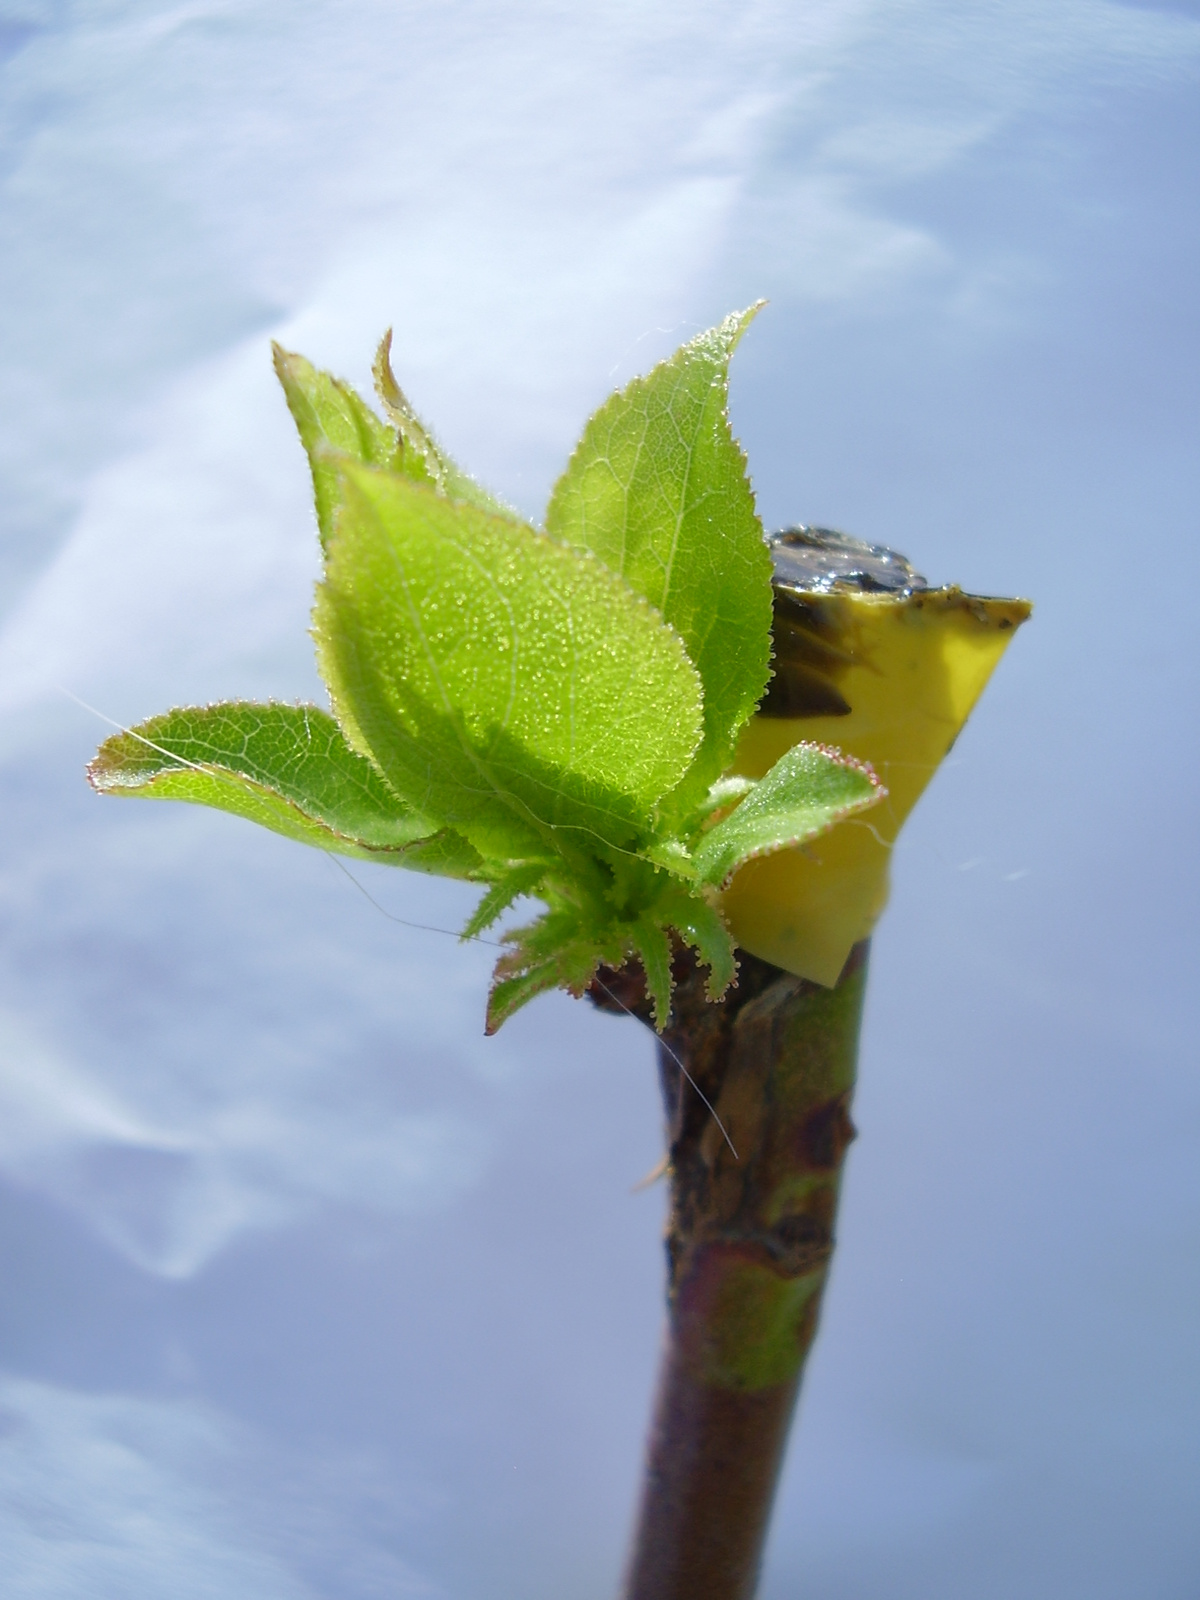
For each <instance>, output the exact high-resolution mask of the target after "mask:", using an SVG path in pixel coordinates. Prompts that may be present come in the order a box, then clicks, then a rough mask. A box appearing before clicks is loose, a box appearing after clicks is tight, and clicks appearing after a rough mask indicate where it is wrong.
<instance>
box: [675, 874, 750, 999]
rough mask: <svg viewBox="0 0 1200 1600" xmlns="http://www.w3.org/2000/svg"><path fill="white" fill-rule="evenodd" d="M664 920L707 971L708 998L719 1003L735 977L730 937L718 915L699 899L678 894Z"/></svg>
mask: <svg viewBox="0 0 1200 1600" xmlns="http://www.w3.org/2000/svg"><path fill="white" fill-rule="evenodd" d="M663 916H664V918H665V919H666V921H667V924H668V926H669V927H672V928H674V929H675V931H676V933H678V934H679V935H680V937H681V938H682V939H684V940H686V942H687V943H688V944H690V945H692V946H693V947H694V949H695V951H696V953H697V955H698V956H699V957H700V959H701V961H703V963H704V965H705V966H706V967H707V968H708V983H707V984H706V986H705V987H706V989H707V991H708V998H709V999H710V1000H719V999H720V998H721V996H722V995H723V994H724V993H725V991H726V989H728V987H729V985H730V984H731V983H732V982H733V980H734V979H735V978H736V977H737V956H736V955H735V953H734V949H735V947H734V942H733V937H732V935H731V934H730V932H729V929H728V928H727V927H726V926H725V923H724V921H723V920H722V918H721V915H720V913H719V912H717V911H715V910H714V909H713V908H712V906H710V905H709V904H708V902H707V901H706V900H702V899H701V898H700V897H699V895H691V894H679V895H676V896H674V897H673V898H672V899H671V901H670V902H669V904H668V906H666V907H664V910H663Z"/></svg>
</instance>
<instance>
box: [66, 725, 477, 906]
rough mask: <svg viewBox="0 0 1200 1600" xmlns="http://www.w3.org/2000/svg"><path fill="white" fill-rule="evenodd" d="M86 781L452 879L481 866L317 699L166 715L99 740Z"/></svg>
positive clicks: (103, 789) (324, 847)
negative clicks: (421, 812)
mask: <svg viewBox="0 0 1200 1600" xmlns="http://www.w3.org/2000/svg"><path fill="white" fill-rule="evenodd" d="M88 777H89V778H90V780H91V782H92V785H93V787H94V788H96V789H98V790H100V791H101V792H102V793H110V794H126V795H137V796H141V797H144V798H148V799H152V800H188V801H191V802H193V803H194V804H197V805H206V806H212V807H214V808H215V809H217V810H219V811H230V812H232V813H233V814H234V815H235V816H240V817H245V818H247V819H248V820H249V821H251V822H257V823H259V824H261V825H262V826H263V827H266V828H270V829H271V830H272V831H273V832H275V833H282V834H284V835H285V836H286V837H287V838H289V839H297V840H299V841H300V842H301V843H303V844H310V845H315V846H317V847H318V848H319V849H322V850H331V851H334V852H336V853H337V854H339V855H349V856H357V857H360V858H363V859H366V860H372V861H378V860H392V861H394V862H396V863H398V864H400V865H403V866H412V867H417V868H420V869H422V870H425V871H434V872H442V873H447V872H448V873H450V874H451V875H452V876H455V877H464V876H471V875H473V874H474V872H475V870H476V869H477V868H478V867H479V866H480V864H481V863H480V861H479V857H478V855H477V854H476V853H475V851H474V850H472V849H471V847H470V846H469V845H468V844H467V842H466V840H464V839H452V838H447V837H446V836H444V835H442V834H439V833H438V832H437V828H436V824H434V823H431V822H429V821H428V820H427V819H426V818H424V817H421V816H418V815H417V814H416V813H415V812H414V811H413V810H412V809H411V808H410V807H408V806H406V805H405V804H404V802H403V801H402V800H400V799H398V797H397V796H396V795H395V794H394V793H393V792H392V790H391V789H390V788H389V787H388V785H387V784H386V783H385V782H384V780H383V778H382V777H381V776H380V774H379V773H378V772H377V771H376V769H375V768H374V767H373V766H372V765H371V763H370V762H369V761H367V760H365V759H364V758H363V757H362V756H360V755H359V754H358V753H357V752H356V751H354V750H352V749H351V748H350V746H349V745H348V744H347V743H346V741H345V739H344V738H343V736H342V731H341V729H340V728H339V727H338V725H337V723H336V722H335V721H334V720H333V718H332V717H331V716H330V715H329V714H328V713H327V712H325V711H321V710H319V709H318V708H317V707H316V706H287V705H276V704H269V705H255V704H251V703H249V702H246V701H234V702H230V703H227V704H224V705H214V706H196V707H183V708H180V709H178V710H175V711H168V712H165V713H164V714H163V715H162V716H158V717H152V718H151V719H150V720H149V721H148V722H143V723H142V724H141V725H140V726H139V727H137V728H131V729H128V730H127V731H125V732H122V733H118V734H114V736H113V737H112V738H111V739H107V740H106V741H105V742H104V744H103V745H101V747H100V750H99V752H98V753H97V755H96V758H95V760H94V761H93V762H92V764H91V766H90V767H89V768H88ZM431 835H432V836H435V837H431Z"/></svg>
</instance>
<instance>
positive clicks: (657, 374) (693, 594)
mask: <svg viewBox="0 0 1200 1600" xmlns="http://www.w3.org/2000/svg"><path fill="white" fill-rule="evenodd" d="M757 309H758V307H757V306H755V307H752V308H751V309H750V310H749V311H744V312H741V313H737V314H735V315H733V316H730V317H727V318H726V320H725V321H724V322H723V323H721V325H720V326H719V327H717V328H713V329H710V330H709V331H708V332H707V333H703V334H701V335H700V336H699V338H696V339H693V340H692V341H691V343H690V344H685V345H684V346H683V348H682V349H680V350H678V351H677V352H676V353H675V355H673V356H672V357H671V359H670V360H669V361H664V362H663V363H662V364H661V365H660V366H657V367H655V369H654V370H653V372H651V373H650V374H649V376H648V377H645V378H636V379H634V381H633V382H632V383H631V384H629V385H628V387H627V388H625V389H623V390H622V391H621V392H620V393H619V394H616V395H613V396H612V398H611V399H610V400H608V401H606V403H605V404H604V405H603V406H601V408H600V410H599V411H597V413H596V414H595V416H594V417H593V418H592V420H591V421H590V422H589V423H588V425H587V427H586V428H585V430H584V434H583V438H582V439H581V440H580V442H579V444H578V446H577V447H576V449H575V453H574V454H573V455H572V457H571V460H570V463H569V464H568V466H567V470H566V472H565V473H564V474H563V476H562V477H561V478H560V479H559V481H558V484H557V485H556V487H555V489H554V493H553V495H552V497H551V500H550V506H549V509H548V510H547V513H546V527H547V529H548V530H549V532H551V533H552V534H555V535H556V536H557V537H558V538H560V539H565V540H567V541H568V542H569V543H571V544H576V545H582V546H583V547H584V548H585V549H588V550H592V551H594V553H595V554H596V555H598V556H599V557H600V559H601V560H602V561H603V562H604V563H605V564H606V565H607V566H609V567H611V568H612V569H613V571H614V572H619V573H621V574H622V575H623V576H624V577H625V578H627V579H628V580H629V582H630V583H631V584H632V585H633V587H634V588H635V589H636V590H637V591H638V593H639V594H642V595H644V596H645V597H646V599H647V600H649V601H650V603H651V604H652V605H654V606H656V607H657V608H658V609H659V610H660V611H661V612H662V614H663V616H664V617H665V618H666V619H667V621H668V622H669V623H671V624H672V625H673V626H674V627H675V628H677V629H678V630H679V632H680V634H681V635H682V637H683V641H684V644H685V645H686V646H687V652H688V655H689V656H690V657H691V659H692V660H693V661H694V662H695V664H696V666H697V668H698V669H699V672H700V677H701V680H702V682H703V685H704V743H703V746H702V748H701V750H700V753H699V754H698V756H697V758H696V761H695V764H694V766H693V769H692V771H691V772H690V773H689V774H688V781H687V787H686V792H685V793H684V794H683V795H681V797H680V804H681V806H686V805H691V804H694V803H695V802H696V801H698V800H699V799H700V798H701V797H702V795H703V794H704V792H705V791H706V790H707V789H708V786H709V784H711V783H712V781H713V780H714V779H715V778H716V777H718V776H719V775H720V773H721V772H722V771H723V769H724V768H725V767H726V766H727V765H728V762H729V759H730V756H731V755H732V753H733V744H734V739H735V736H736V734H737V731H738V729H739V728H740V727H741V725H742V723H743V722H745V720H746V719H747V718H748V717H749V716H750V714H751V713H752V712H753V710H754V708H755V706H756V705H757V704H758V702H759V700H760V699H761V698H762V694H763V690H764V688H765V687H766V683H767V676H768V667H769V652H770V633H771V560H770V556H769V555H768V553H767V548H766V544H765V542H764V539H763V531H762V526H761V524H760V522H759V520H758V515H757V513H756V511H755V509H754V496H753V493H752V492H751V489H750V484H749V482H748V481H747V477H746V463H745V457H744V456H743V454H742V451H741V448H740V446H739V445H738V444H737V442H736V440H735V439H734V437H733V435H732V433H731V431H730V427H729V417H728V413H727V410H726V405H727V400H728V367H729V358H730V356H731V355H732V354H733V350H734V348H735V346H736V345H737V343H738V340H739V339H740V338H741V336H742V334H743V332H744V331H745V329H746V326H747V324H748V323H749V322H750V319H751V318H752V317H753V316H754V315H755V312H756V311H757Z"/></svg>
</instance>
